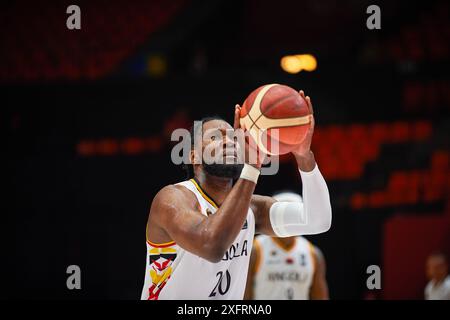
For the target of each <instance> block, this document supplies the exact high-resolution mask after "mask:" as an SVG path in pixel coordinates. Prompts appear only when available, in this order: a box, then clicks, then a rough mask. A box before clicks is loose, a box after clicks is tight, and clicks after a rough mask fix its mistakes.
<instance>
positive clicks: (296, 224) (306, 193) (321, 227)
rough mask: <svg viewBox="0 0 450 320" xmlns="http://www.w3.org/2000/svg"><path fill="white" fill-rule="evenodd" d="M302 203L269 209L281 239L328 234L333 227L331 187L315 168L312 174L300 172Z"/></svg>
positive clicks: (274, 205)
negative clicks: (329, 191)
mask: <svg viewBox="0 0 450 320" xmlns="http://www.w3.org/2000/svg"><path fill="white" fill-rule="evenodd" d="M300 176H301V178H302V183H303V203H302V202H275V203H274V204H273V205H272V206H271V207H270V223H271V224H272V228H273V231H274V232H275V234H276V235H277V236H278V237H291V236H297V235H304V234H317V233H322V232H326V231H328V230H329V229H330V227H331V203H330V195H329V193H328V187H327V184H326V182H325V179H324V178H323V176H322V174H321V173H320V171H319V168H318V167H317V164H316V166H315V167H314V169H313V170H312V171H310V172H303V171H301V170H300Z"/></svg>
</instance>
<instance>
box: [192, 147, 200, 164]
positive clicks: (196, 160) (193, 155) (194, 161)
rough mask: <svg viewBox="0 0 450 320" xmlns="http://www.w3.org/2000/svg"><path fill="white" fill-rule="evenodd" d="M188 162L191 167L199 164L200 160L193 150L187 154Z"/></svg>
mask: <svg viewBox="0 0 450 320" xmlns="http://www.w3.org/2000/svg"><path fill="white" fill-rule="evenodd" d="M189 161H190V163H191V164H192V165H195V164H200V163H201V158H200V157H199V156H198V154H197V152H195V149H192V150H191V151H190V152H189Z"/></svg>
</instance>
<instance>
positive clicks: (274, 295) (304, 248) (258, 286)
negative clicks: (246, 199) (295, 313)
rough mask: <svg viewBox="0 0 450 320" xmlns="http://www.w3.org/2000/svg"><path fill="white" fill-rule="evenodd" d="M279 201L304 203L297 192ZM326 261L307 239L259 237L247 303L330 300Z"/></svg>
mask: <svg viewBox="0 0 450 320" xmlns="http://www.w3.org/2000/svg"><path fill="white" fill-rule="evenodd" d="M273 198H274V199H275V200H277V201H289V202H302V197H301V196H300V195H299V194H296V193H293V192H283V193H279V194H276V195H274V196H273ZM325 269H326V267H325V259H324V257H323V254H322V252H321V251H320V250H319V248H317V247H315V246H313V244H312V243H311V242H309V241H308V240H306V239H305V238H303V237H300V236H298V237H288V238H276V237H269V236H265V235H261V236H257V237H256V238H255V240H254V243H253V250H252V255H251V257H250V267H249V273H248V277H247V288H246V290H245V299H246V300H310V299H311V300H328V298H329V297H328V285H327V280H326V278H325Z"/></svg>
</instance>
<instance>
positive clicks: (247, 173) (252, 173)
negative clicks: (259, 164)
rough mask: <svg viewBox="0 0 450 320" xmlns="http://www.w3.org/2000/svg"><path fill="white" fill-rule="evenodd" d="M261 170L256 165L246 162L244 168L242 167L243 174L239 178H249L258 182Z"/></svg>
mask: <svg viewBox="0 0 450 320" xmlns="http://www.w3.org/2000/svg"><path fill="white" fill-rule="evenodd" d="M259 174H260V171H259V170H258V169H256V168H255V167H254V166H251V165H249V164H247V163H244V168H242V171H241V176H240V177H239V178H241V179H245V180H249V181H251V182H254V183H255V184H256V183H257V182H258V177H259Z"/></svg>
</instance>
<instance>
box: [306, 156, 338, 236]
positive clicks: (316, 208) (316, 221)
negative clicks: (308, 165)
mask: <svg viewBox="0 0 450 320" xmlns="http://www.w3.org/2000/svg"><path fill="white" fill-rule="evenodd" d="M300 175H301V178H302V183H303V203H304V211H305V216H306V219H307V220H306V221H307V225H308V227H309V228H310V229H311V230H310V232H312V233H321V232H325V231H328V229H330V227H331V217H332V212H331V203H330V194H329V192H328V187H327V184H326V182H325V179H324V178H323V176H322V174H321V173H320V171H319V168H318V167H317V164H316V163H315V162H314V168H313V169H312V170H311V171H303V170H302V169H300Z"/></svg>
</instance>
